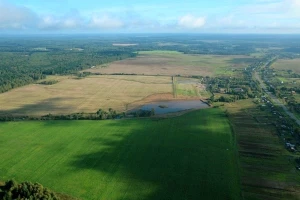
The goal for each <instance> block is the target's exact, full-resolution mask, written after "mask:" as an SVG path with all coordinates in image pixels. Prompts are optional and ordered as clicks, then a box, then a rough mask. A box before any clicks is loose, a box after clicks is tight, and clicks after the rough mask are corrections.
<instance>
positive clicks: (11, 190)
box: [0, 180, 59, 200]
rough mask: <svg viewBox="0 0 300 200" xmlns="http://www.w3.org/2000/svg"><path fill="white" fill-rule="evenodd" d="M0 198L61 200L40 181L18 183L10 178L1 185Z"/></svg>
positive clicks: (10, 199) (4, 199)
mask: <svg viewBox="0 0 300 200" xmlns="http://www.w3.org/2000/svg"><path fill="white" fill-rule="evenodd" d="M0 199H3V200H15V199H16V200H40V199H43V200H44V199H47V200H59V198H58V197H57V196H56V195H55V194H54V193H53V192H51V191H50V190H49V189H47V188H44V187H43V186H42V185H41V184H39V183H31V182H23V183H20V184H18V183H17V182H15V181H14V180H9V181H7V182H6V183H5V185H4V186H2V187H0Z"/></svg>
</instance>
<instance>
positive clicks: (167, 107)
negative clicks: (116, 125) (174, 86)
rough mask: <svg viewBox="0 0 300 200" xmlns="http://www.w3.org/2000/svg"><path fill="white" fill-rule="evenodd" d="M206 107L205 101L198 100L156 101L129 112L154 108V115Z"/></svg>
mask: <svg viewBox="0 0 300 200" xmlns="http://www.w3.org/2000/svg"><path fill="white" fill-rule="evenodd" d="M208 107H209V106H208V105H207V104H206V103H203V102H202V101H200V100H180V101H158V102H152V103H149V104H145V105H143V106H141V107H139V108H138V109H134V110H131V111H129V112H135V111H137V110H139V109H141V110H148V111H151V110H152V109H154V112H155V114H156V115H161V114H168V113H174V112H180V111H184V110H190V109H203V108H208Z"/></svg>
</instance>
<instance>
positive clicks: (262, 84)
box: [254, 72, 300, 126]
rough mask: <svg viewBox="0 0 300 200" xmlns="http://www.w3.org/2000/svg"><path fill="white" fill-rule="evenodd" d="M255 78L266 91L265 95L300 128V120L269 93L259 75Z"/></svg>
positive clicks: (255, 75)
mask: <svg viewBox="0 0 300 200" xmlns="http://www.w3.org/2000/svg"><path fill="white" fill-rule="evenodd" d="M254 77H255V79H256V80H257V81H258V82H259V84H260V87H261V88H262V89H263V90H264V91H265V93H266V94H267V95H268V96H269V97H270V98H271V99H272V101H273V103H274V104H275V105H276V106H279V107H281V108H282V109H283V110H284V112H285V113H286V114H287V115H288V116H290V118H292V119H293V120H295V122H296V123H297V124H298V125H299V126H300V120H299V119H298V118H297V117H296V116H295V115H294V114H293V113H291V112H290V111H289V110H288V108H287V107H286V106H285V105H284V104H283V103H282V102H280V101H279V99H278V98H277V97H276V96H275V95H274V94H273V93H272V92H269V91H268V89H267V86H266V84H265V83H264V82H263V81H262V80H261V78H260V77H259V75H258V74H257V72H254Z"/></svg>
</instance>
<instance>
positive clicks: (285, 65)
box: [272, 58, 300, 74]
mask: <svg viewBox="0 0 300 200" xmlns="http://www.w3.org/2000/svg"><path fill="white" fill-rule="evenodd" d="M272 68H274V69H278V70H292V71H293V72H295V73H297V74H300V58H298V59H279V60H277V61H276V62H275V63H274V64H273V65H272Z"/></svg>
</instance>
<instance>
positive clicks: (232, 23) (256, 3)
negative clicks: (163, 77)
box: [0, 0, 300, 33]
mask: <svg viewBox="0 0 300 200" xmlns="http://www.w3.org/2000/svg"><path fill="white" fill-rule="evenodd" d="M112 32H113V33H300V0H251V1H249V0H248V1H246V0H210V1H208V0H185V1H182V0H181V1H178V0H151V1H145V0H126V1H125V0H105V1H101V0H0V33H112Z"/></svg>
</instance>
